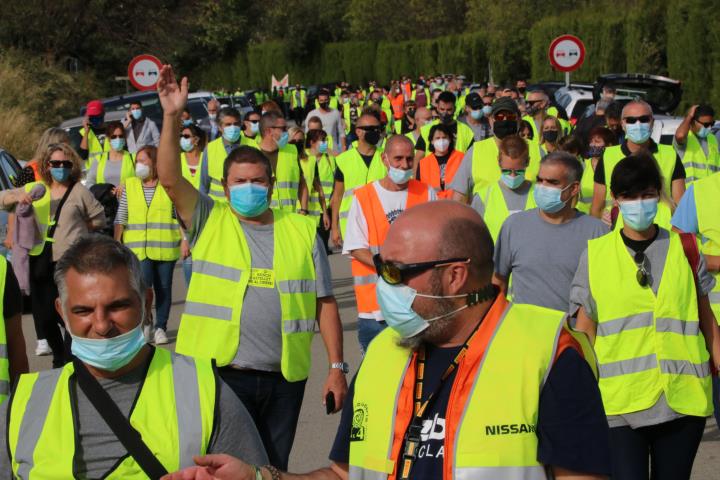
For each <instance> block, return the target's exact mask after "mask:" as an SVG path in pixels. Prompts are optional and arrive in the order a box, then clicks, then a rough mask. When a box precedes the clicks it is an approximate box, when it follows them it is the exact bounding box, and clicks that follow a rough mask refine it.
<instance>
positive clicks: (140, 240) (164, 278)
mask: <svg viewBox="0 0 720 480" xmlns="http://www.w3.org/2000/svg"><path fill="white" fill-rule="evenodd" d="M136 162H137V164H136V166H135V169H136V174H137V176H136V177H133V178H130V179H128V181H127V183H126V184H125V188H124V189H123V192H122V195H121V196H120V204H119V206H118V211H117V216H116V217H115V240H117V241H122V242H123V243H124V244H125V246H127V247H128V248H129V249H130V250H132V251H133V253H135V255H137V257H138V260H140V267H141V268H142V272H143V277H144V279H145V284H146V286H147V287H152V288H153V290H154V291H155V311H156V313H157V314H156V316H155V333H154V336H153V339H154V341H155V343H156V344H165V343H167V342H168V339H167V335H166V333H165V332H166V331H167V321H168V317H169V316H170V305H171V302H172V280H173V270H174V269H175V262H176V261H177V260H178V258H180V239H181V233H180V225H179V224H178V222H177V220H176V219H175V212H174V207H173V204H172V202H171V201H170V197H168V195H167V193H165V189H164V188H163V187H162V185H160V184H159V182H158V176H157V148H155V147H152V146H145V147H142V148H141V149H140V150H138V153H137V158H136Z"/></svg>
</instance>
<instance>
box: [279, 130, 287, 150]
mask: <svg viewBox="0 0 720 480" xmlns="http://www.w3.org/2000/svg"><path fill="white" fill-rule="evenodd" d="M289 140H290V134H289V133H288V132H283V133H282V135H280V138H279V139H278V141H277V146H278V148H283V147H284V146H285V145H287V144H288V141H289Z"/></svg>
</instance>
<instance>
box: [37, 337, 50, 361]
mask: <svg viewBox="0 0 720 480" xmlns="http://www.w3.org/2000/svg"><path fill="white" fill-rule="evenodd" d="M35 355H37V356H38V357H44V356H45V355H52V350H51V349H50V345H48V343H47V340H38V341H37V346H36V347H35Z"/></svg>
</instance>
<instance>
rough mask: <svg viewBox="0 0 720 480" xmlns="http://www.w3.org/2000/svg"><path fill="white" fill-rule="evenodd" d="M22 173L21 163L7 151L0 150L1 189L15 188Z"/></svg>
mask: <svg viewBox="0 0 720 480" xmlns="http://www.w3.org/2000/svg"><path fill="white" fill-rule="evenodd" d="M19 174H20V164H19V163H18V161H17V160H15V157H13V156H12V155H10V154H9V153H8V152H6V151H0V189H2V190H6V189H9V188H15V180H16V179H17V177H18V175H19Z"/></svg>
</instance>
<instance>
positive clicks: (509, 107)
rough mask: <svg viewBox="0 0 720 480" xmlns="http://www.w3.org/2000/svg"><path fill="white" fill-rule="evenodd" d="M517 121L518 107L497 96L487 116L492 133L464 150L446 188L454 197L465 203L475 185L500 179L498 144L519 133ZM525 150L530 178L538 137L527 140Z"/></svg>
mask: <svg viewBox="0 0 720 480" xmlns="http://www.w3.org/2000/svg"><path fill="white" fill-rule="evenodd" d="M520 122H521V119H520V110H519V109H518V105H517V103H515V101H513V100H511V99H510V98H499V99H497V100H496V101H495V103H493V105H492V112H491V116H490V124H491V126H492V129H493V136H492V137H490V138H486V139H485V140H482V141H480V142H476V143H475V144H473V146H472V147H470V149H469V150H468V151H467V153H465V157H464V158H463V161H462V163H461V164H460V168H458V171H457V173H456V174H455V176H454V177H453V181H452V182H451V183H450V187H449V188H450V189H451V190H454V193H453V200H456V201H458V202H462V203H468V198H469V197H470V195H471V194H472V192H473V191H474V190H475V186H476V185H477V186H479V187H486V186H489V185H492V184H494V183H495V182H497V181H498V180H500V176H501V174H502V172H501V171H500V167H499V165H498V156H499V153H500V151H499V148H498V145H500V142H501V141H502V139H503V138H505V137H507V136H510V135H516V134H517V133H518V131H519V129H520ZM536 138H537V137H536ZM528 150H529V152H530V163H529V165H528V169H527V171H526V172H525V175H526V176H527V177H528V178H531V179H532V178H535V175H537V172H538V168H539V167H540V145H539V144H538V143H537V140H528Z"/></svg>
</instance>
